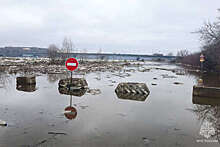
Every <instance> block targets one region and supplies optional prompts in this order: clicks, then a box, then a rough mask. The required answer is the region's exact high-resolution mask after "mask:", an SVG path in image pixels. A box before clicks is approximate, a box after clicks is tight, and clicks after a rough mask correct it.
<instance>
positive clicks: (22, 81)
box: [16, 76, 36, 85]
mask: <svg viewBox="0 0 220 147" xmlns="http://www.w3.org/2000/svg"><path fill="white" fill-rule="evenodd" d="M16 81H17V84H18V85H32V84H36V77H35V76H25V77H17V78H16Z"/></svg>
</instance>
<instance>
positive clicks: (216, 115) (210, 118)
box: [192, 96, 220, 143]
mask: <svg viewBox="0 0 220 147" xmlns="http://www.w3.org/2000/svg"><path fill="white" fill-rule="evenodd" d="M192 101H193V104H196V105H194V108H193V109H192V111H193V112H194V113H195V114H196V115H197V116H198V120H200V121H201V122H202V124H207V122H208V124H211V126H212V127H213V128H214V132H213V133H212V134H211V137H213V138H215V139H217V140H218V142H219V143H220V100H219V99H214V98H205V97H195V96H193V99H192ZM202 126H203V125H202ZM206 126H207V125H206ZM201 128H202V127H201ZM200 134H201V130H200Z"/></svg>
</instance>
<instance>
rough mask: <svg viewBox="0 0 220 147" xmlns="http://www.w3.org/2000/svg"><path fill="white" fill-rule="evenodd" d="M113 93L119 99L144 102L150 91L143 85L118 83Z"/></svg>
mask: <svg viewBox="0 0 220 147" xmlns="http://www.w3.org/2000/svg"><path fill="white" fill-rule="evenodd" d="M115 93H116V95H117V96H118V98H119V99H127V100H135V101H145V100H146V98H147V96H148V95H149V93H150V91H149V89H148V87H147V85H146V84H145V83H120V84H118V86H117V88H116V89H115Z"/></svg>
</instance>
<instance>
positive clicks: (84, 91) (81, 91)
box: [58, 87, 87, 97]
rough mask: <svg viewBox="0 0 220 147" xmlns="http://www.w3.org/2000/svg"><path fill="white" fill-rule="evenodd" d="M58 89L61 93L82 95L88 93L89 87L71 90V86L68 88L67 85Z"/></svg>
mask: <svg viewBox="0 0 220 147" xmlns="http://www.w3.org/2000/svg"><path fill="white" fill-rule="evenodd" d="M58 90H59V93H60V94H65V95H73V96H78V97H81V96H83V95H84V94H85V93H86V90H87V89H85V88H82V89H75V90H69V88H66V87H59V88H58Z"/></svg>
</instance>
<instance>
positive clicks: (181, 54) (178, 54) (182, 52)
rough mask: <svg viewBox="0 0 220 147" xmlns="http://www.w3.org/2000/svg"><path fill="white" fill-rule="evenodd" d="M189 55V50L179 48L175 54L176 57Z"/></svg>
mask: <svg viewBox="0 0 220 147" xmlns="http://www.w3.org/2000/svg"><path fill="white" fill-rule="evenodd" d="M188 55H189V51H188V50H180V51H178V52H177V55H176V56H178V57H185V56H188Z"/></svg>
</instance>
